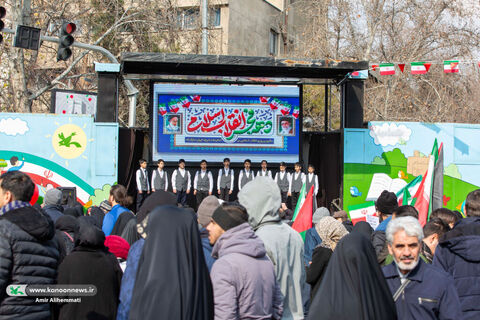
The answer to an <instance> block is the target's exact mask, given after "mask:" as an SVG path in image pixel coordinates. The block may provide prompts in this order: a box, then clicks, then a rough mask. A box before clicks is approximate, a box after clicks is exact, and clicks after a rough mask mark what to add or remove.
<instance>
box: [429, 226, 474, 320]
mask: <svg viewBox="0 0 480 320" xmlns="http://www.w3.org/2000/svg"><path fill="white" fill-rule="evenodd" d="M479 248H480V217H471V218H465V219H462V220H460V221H459V222H458V223H457V224H456V225H455V227H454V228H453V230H451V231H449V232H447V234H445V237H444V238H443V239H442V241H441V242H440V243H439V245H438V246H437V248H436V250H435V256H434V258H433V265H434V266H437V267H440V268H441V269H443V270H445V271H446V272H447V273H449V274H450V275H452V276H453V280H454V282H455V287H456V288H457V291H458V295H459V297H460V303H461V306H462V312H463V317H464V319H480V249H479Z"/></svg>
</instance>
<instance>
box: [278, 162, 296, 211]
mask: <svg viewBox="0 0 480 320" xmlns="http://www.w3.org/2000/svg"><path fill="white" fill-rule="evenodd" d="M291 180H292V177H291V175H290V173H288V172H287V164H286V163H285V162H280V171H279V172H277V174H275V182H276V183H277V184H278V187H279V188H280V193H281V195H282V204H287V199H288V188H289V187H290V183H291Z"/></svg>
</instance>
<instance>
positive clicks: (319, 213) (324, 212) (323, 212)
mask: <svg viewBox="0 0 480 320" xmlns="http://www.w3.org/2000/svg"><path fill="white" fill-rule="evenodd" d="M328 216H330V211H328V209H327V208H325V207H320V208H318V209H317V210H315V213H314V214H313V217H312V222H313V223H314V224H317V223H318V222H319V221H320V219H322V218H323V217H328Z"/></svg>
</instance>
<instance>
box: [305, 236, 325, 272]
mask: <svg viewBox="0 0 480 320" xmlns="http://www.w3.org/2000/svg"><path fill="white" fill-rule="evenodd" d="M320 243H322V239H321V238H320V236H319V235H318V232H317V230H315V227H313V228H310V229H308V230H307V232H306V233H305V246H304V247H305V251H304V253H303V257H304V259H305V265H306V266H307V267H308V266H309V265H310V262H311V261H312V254H313V249H315V247H316V246H318V245H319V244H320Z"/></svg>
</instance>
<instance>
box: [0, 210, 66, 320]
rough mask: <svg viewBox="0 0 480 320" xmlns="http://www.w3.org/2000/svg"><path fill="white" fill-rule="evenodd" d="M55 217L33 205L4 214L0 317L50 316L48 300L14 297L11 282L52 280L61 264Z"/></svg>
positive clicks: (1, 220)
mask: <svg viewBox="0 0 480 320" xmlns="http://www.w3.org/2000/svg"><path fill="white" fill-rule="evenodd" d="M54 235H55V229H54V227H53V222H52V220H51V219H50V218H49V217H48V216H46V214H44V213H43V212H40V211H38V210H37V209H35V208H33V207H24V208H19V209H14V210H11V211H8V212H7V213H5V214H4V215H3V216H0V318H1V319H27V320H28V319H35V320H37V319H49V318H50V306H49V304H48V303H35V297H32V298H27V297H10V296H8V295H7V294H6V288H7V286H8V285H10V284H52V283H54V282H55V278H56V275H57V264H58V244H57V242H56V239H54Z"/></svg>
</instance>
